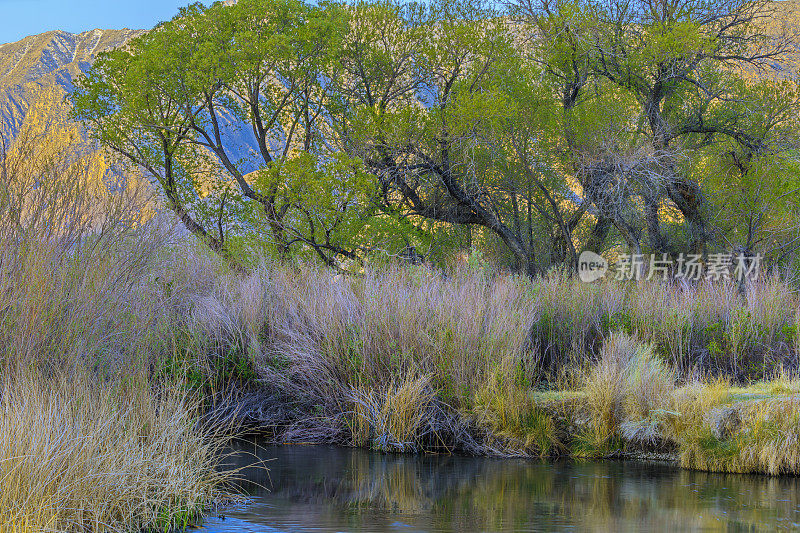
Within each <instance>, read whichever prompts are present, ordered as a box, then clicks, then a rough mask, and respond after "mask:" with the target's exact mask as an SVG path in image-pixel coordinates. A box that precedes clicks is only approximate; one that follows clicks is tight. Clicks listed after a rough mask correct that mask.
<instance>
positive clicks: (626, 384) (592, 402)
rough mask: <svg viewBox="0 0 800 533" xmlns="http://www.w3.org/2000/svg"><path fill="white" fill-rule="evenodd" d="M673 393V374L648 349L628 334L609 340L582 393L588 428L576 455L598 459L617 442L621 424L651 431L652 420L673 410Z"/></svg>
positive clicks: (650, 349) (611, 337)
mask: <svg viewBox="0 0 800 533" xmlns="http://www.w3.org/2000/svg"><path fill="white" fill-rule="evenodd" d="M674 389H675V375H674V373H673V372H672V370H670V369H669V368H667V366H666V365H664V364H663V363H662V362H661V361H659V360H658V358H657V357H656V356H655V354H654V353H653V349H652V347H651V346H650V345H647V344H642V343H641V342H640V341H638V340H637V339H636V338H634V337H631V336H629V335H626V334H621V333H618V334H614V335H612V336H610V337H609V338H608V340H606V342H605V344H604V345H603V350H602V354H601V357H600V360H599V361H598V363H597V365H596V366H595V367H594V368H592V369H591V370H590V371H589V374H588V376H587V377H586V382H585V385H584V387H583V391H584V393H585V394H586V410H587V412H588V423H587V424H586V428H585V429H584V432H583V434H582V435H581V436H580V437H579V439H578V442H577V449H578V453H579V454H582V455H598V454H599V455H602V454H603V453H605V452H606V451H608V450H609V448H610V447H611V445H612V441H613V440H614V439H616V438H618V437H619V436H620V434H619V430H620V428H621V426H622V425H623V423H626V422H627V423H631V422H632V423H633V424H634V425H635V426H634V427H642V425H643V424H644V425H647V426H651V425H652V424H649V419H650V417H651V415H653V414H654V413H655V414H657V413H659V412H662V411H664V410H666V409H669V408H670V407H671V406H672V393H673V391H674Z"/></svg>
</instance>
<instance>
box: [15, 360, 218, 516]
mask: <svg viewBox="0 0 800 533" xmlns="http://www.w3.org/2000/svg"><path fill="white" fill-rule="evenodd" d="M0 402H1V404H0V407H1V408H2V414H0V479H2V486H3V490H2V491H0V529H1V530H3V531H7V530H19V531H23V530H27V531H148V530H158V531H165V530H172V529H174V528H178V529H183V528H185V527H186V526H188V525H191V524H193V523H196V520H197V519H198V518H200V517H201V516H202V515H203V513H204V512H205V511H207V510H208V508H209V506H211V505H214V504H215V503H217V502H220V501H221V499H222V498H224V497H225V496H226V492H225V487H226V482H227V481H229V480H230V474H226V473H220V472H217V470H216V469H215V467H216V465H217V462H218V460H219V458H220V453H221V448H222V446H223V445H224V444H225V443H226V442H227V439H228V438H229V437H230V434H225V433H224V432H222V431H217V432H211V431H209V430H202V429H200V428H199V427H198V420H199V419H198V411H197V407H198V406H197V405H193V404H192V402H191V400H186V399H185V398H183V397H182V395H181V394H179V393H178V392H177V391H175V390H174V389H169V388H166V387H165V388H163V389H159V390H155V391H153V390H151V389H150V388H149V387H147V386H146V385H145V386H141V385H138V384H133V383H117V384H103V385H97V384H93V383H92V382H91V379H90V378H89V377H86V376H79V375H76V376H73V377H72V378H71V379H69V380H66V379H53V378H47V379H44V378H42V377H25V378H18V379H15V380H13V381H11V382H8V381H7V382H6V383H5V384H4V387H3V393H2V400H0Z"/></svg>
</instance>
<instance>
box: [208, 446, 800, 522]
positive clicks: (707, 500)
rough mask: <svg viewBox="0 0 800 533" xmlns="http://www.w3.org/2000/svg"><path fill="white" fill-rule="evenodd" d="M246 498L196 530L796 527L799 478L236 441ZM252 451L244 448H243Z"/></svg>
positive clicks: (799, 517)
mask: <svg viewBox="0 0 800 533" xmlns="http://www.w3.org/2000/svg"><path fill="white" fill-rule="evenodd" d="M242 449H244V450H247V451H248V452H249V453H248V454H239V455H238V456H237V457H236V458H235V459H234V460H232V461H235V462H237V463H238V464H239V465H247V464H252V463H253V461H255V460H267V459H274V460H272V461H269V462H268V463H266V464H267V466H268V467H269V473H267V472H266V471H264V470H263V469H252V468H251V469H248V470H247V471H246V475H247V479H248V480H249V481H248V482H247V483H245V484H244V488H245V490H246V491H247V492H248V493H249V494H251V495H252V503H251V504H250V505H248V506H245V507H242V508H238V509H228V510H227V511H226V512H225V515H226V518H225V519H224V520H222V519H219V518H214V519H212V520H209V522H208V523H207V524H206V526H205V527H203V528H201V529H200V530H201V531H206V532H220V533H221V532H232V531H244V532H247V531H285V532H289V531H319V532H339V531H375V532H380V531H392V532H394V531H397V532H408V533H411V532H416V531H437V532H449V531H454V532H459V533H461V532H470V531H672V532H677V531H774V530H797V529H799V528H800V479H798V478H793V477H767V476H744V475H722V474H708V473H703V472H689V471H684V470H679V469H677V468H674V467H670V466H667V465H662V464H655V463H654V464H650V463H639V462H616V461H607V462H586V463H580V462H579V463H575V462H564V463H555V464H553V463H540V462H537V461H526V460H517V459H487V458H474V457H448V456H408V455H385V454H380V453H372V452H367V451H363V450H351V449H345V448H335V447H322V446H282V447H281V446H270V447H263V448H260V449H256V448H255V446H254V445H249V446H248V445H243V446H242ZM253 454H255V455H253Z"/></svg>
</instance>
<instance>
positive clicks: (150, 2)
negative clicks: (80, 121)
mask: <svg viewBox="0 0 800 533" xmlns="http://www.w3.org/2000/svg"><path fill="white" fill-rule="evenodd" d="M191 1H192V0H105V1H104V0H0V43H11V42H15V41H18V40H20V39H22V38H23V37H26V36H28V35H34V34H36V33H42V32H46V31H49V30H65V31H68V32H72V33H80V32H82V31H86V30H92V29H94V28H102V29H120V28H133V29H147V28H152V27H153V26H155V25H156V24H157V23H158V22H160V21H162V20H169V19H171V18H172V17H173V16H174V15H176V14H177V13H178V8H179V7H181V6H185V5H187V4H189V3H191ZM205 3H206V4H210V3H211V2H210V1H209V2H205Z"/></svg>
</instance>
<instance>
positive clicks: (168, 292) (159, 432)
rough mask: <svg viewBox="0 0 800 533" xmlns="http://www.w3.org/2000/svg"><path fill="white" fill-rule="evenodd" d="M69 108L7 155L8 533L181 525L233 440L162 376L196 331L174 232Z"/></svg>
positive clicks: (3, 449) (4, 400) (0, 365)
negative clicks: (167, 357) (168, 355)
mask: <svg viewBox="0 0 800 533" xmlns="http://www.w3.org/2000/svg"><path fill="white" fill-rule="evenodd" d="M60 105H61V103H60V101H57V100H52V99H51V100H46V101H44V102H43V103H42V104H41V106H39V107H36V108H34V109H32V111H31V113H30V114H29V116H28V121H27V122H26V124H25V125H23V127H22V128H21V131H20V134H19V135H18V136H17V137H16V138H15V140H14V142H13V143H12V144H11V145H10V146H5V145H3V146H2V147H0V171H1V172H2V176H1V177H2V179H0V374H2V384H0V387H1V389H0V390H1V394H0V482H2V490H1V491H0V530H3V531H6V530H10V531H17V530H18V531H28V530H35V531H142V530H148V529H160V530H164V529H165V528H166V529H169V528H172V527H182V526H184V525H186V524H187V523H189V522H191V521H192V520H194V519H195V518H196V517H197V516H198V515H199V513H200V512H202V511H203V510H204V509H205V508H206V506H208V505H210V504H212V503H214V501H215V500H216V499H217V498H218V497H220V496H222V495H223V493H222V483H223V482H224V481H225V479H226V475H225V474H218V473H216V471H215V467H216V464H217V461H218V460H219V457H218V452H219V449H220V447H221V446H222V445H224V444H225V443H226V442H227V438H228V437H227V435H226V434H225V433H223V432H220V433H211V432H208V431H206V430H204V429H202V428H201V427H200V426H199V425H198V420H199V416H200V413H199V412H198V405H197V399H196V397H189V398H186V397H184V390H183V387H175V386H173V385H172V382H171V381H163V380H162V379H161V378H162V376H161V374H160V373H159V372H157V370H158V365H157V362H158V361H159V360H160V359H161V357H162V355H164V354H163V353H162V352H165V351H166V347H167V346H168V345H169V341H171V340H173V339H174V338H175V337H176V335H177V332H180V331H183V330H185V329H186V327H185V326H182V324H186V323H187V322H188V320H187V315H186V308H187V307H186V306H185V305H184V304H183V302H184V301H185V299H184V298H183V297H182V296H181V292H180V289H181V288H180V287H178V286H177V285H176V284H175V283H174V282H173V281H174V279H175V278H176V276H175V274H174V273H175V271H176V270H178V269H176V266H178V265H179V262H178V261H176V255H175V254H173V253H171V251H170V244H171V241H170V238H169V235H170V231H169V230H170V229H171V228H170V227H168V226H164V225H163V224H160V223H159V222H158V221H157V220H152V219H151V215H152V212H151V210H150V207H151V205H152V204H151V203H150V196H149V193H147V191H146V190H145V189H144V188H142V187H141V186H140V185H139V184H136V183H134V180H133V179H132V178H131V177H130V176H129V177H125V178H123V177H122V176H120V175H119V174H117V173H114V172H111V171H110V170H111V169H110V167H109V165H107V164H106V161H105V160H104V157H103V155H102V154H100V153H97V152H95V151H93V150H92V147H91V146H88V145H87V144H86V143H84V141H83V140H82V139H83V137H82V136H81V132H80V131H78V128H77V126H75V125H74V124H71V123H69V122H68V121H67V120H66V119H65V117H66V113H65V111H64V109H62V108H60V107H59V106H60ZM47 106H54V108H53V109H50V108H48V107H47ZM162 272H169V273H170V276H169V277H167V276H164V275H163V274H160V273H162ZM175 289H177V290H175Z"/></svg>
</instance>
